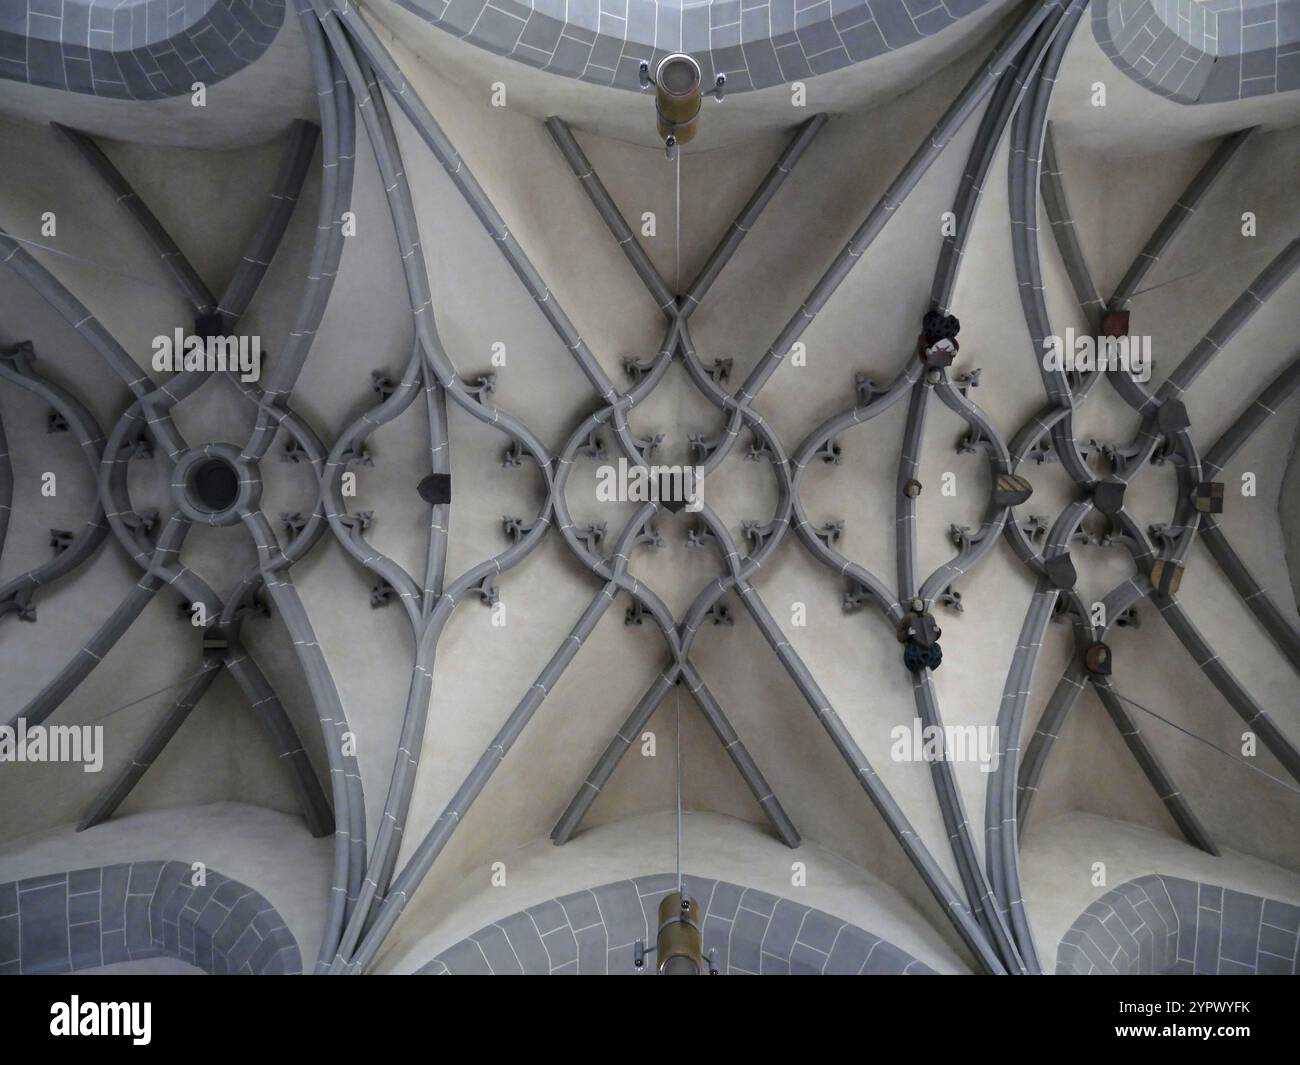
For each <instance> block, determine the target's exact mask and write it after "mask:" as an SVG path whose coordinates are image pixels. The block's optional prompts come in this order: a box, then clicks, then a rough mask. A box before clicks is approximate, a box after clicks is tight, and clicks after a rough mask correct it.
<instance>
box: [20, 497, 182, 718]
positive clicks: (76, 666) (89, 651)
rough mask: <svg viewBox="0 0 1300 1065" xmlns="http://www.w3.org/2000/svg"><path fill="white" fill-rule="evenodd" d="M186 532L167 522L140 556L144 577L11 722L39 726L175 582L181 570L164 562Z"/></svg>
mask: <svg viewBox="0 0 1300 1065" xmlns="http://www.w3.org/2000/svg"><path fill="white" fill-rule="evenodd" d="M189 530H190V523H189V522H188V521H185V520H184V519H183V518H180V517H173V518H172V519H170V520H169V521H168V523H167V525H166V526H165V527H164V528H163V531H162V534H161V535H160V536H159V537H158V543H157V545H156V546H154V547H153V548H152V550H151V551H146V552H145V553H144V554H145V558H144V562H143V563H142V564H143V565H144V566H145V573H144V575H143V576H142V577H141V578H140V580H139V581H138V582H137V583H136V585H135V586H134V587H133V588H132V589H131V591H130V592H128V593H127V595H126V598H125V599H123V600H122V602H121V604H120V605H119V606H118V607H117V609H116V610H114V611H113V613H112V614H111V615H110V616H109V617H108V619H107V620H106V621H105V622H104V623H103V624H102V625H101V626H100V627H99V628H98V629H97V630H96V632H95V634H94V635H93V636H92V637H91V638H90V640H89V641H87V642H86V644H85V645H84V646H82V647H81V648H80V649H79V650H78V651H77V653H76V654H75V655H74V656H73V657H72V659H71V660H70V661H69V662H68V663H67V664H66V665H64V666H63V668H62V669H60V670H59V672H58V673H57V674H56V675H55V677H54V679H53V680H51V681H50V682H49V683H48V684H46V685H45V687H43V688H42V689H41V690H40V691H39V692H38V693H37V694H36V695H35V696H34V697H33V698H32V700H31V701H30V702H29V703H28V704H27V705H26V706H25V707H23V709H22V710H20V711H19V712H18V713H17V714H16V715H15V716H14V718H13V720H14V721H16V720H17V719H18V718H20V717H21V718H24V719H26V721H27V724H28V726H31V725H36V724H40V723H41V722H42V721H44V720H45V719H46V718H47V717H49V716H50V714H52V713H53V712H54V711H55V710H56V709H57V708H58V706H59V704H60V703H62V702H63V700H64V699H66V698H67V697H68V696H69V695H71V694H72V692H73V691H75V690H76V689H77V687H78V686H79V685H80V684H81V682H82V681H83V680H85V679H86V677H88V676H89V675H90V672H91V670H93V669H94V668H95V667H96V666H97V665H99V663H100V662H101V661H102V660H103V658H104V656H105V655H106V654H108V652H109V651H111V650H112V649H113V646H114V645H115V644H116V643H117V641H118V640H119V639H121V638H122V634H123V633H124V632H126V630H127V629H128V628H130V626H131V623H132V622H133V621H135V619H136V618H137V617H139V615H140V612H141V611H142V610H144V608H145V607H146V606H148V605H149V601H150V600H151V599H153V597H154V594H155V593H156V592H157V591H158V590H159V589H160V588H161V587H163V585H164V584H173V583H175V582H176V581H177V579H178V578H179V577H180V573H181V571H180V570H179V569H178V568H177V567H176V564H175V563H174V562H171V561H167V560H168V559H176V558H179V556H180V549H181V545H182V544H183V543H184V540H185V537H186V536H187V535H188V533H189ZM137 561H140V560H139V559H137ZM11 724H12V722H11Z"/></svg>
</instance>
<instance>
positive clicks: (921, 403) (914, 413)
mask: <svg viewBox="0 0 1300 1065" xmlns="http://www.w3.org/2000/svg"><path fill="white" fill-rule="evenodd" d="M929 398H930V384H929V383H928V382H927V381H925V380H919V381H917V383H916V384H914V385H913V386H912V398H911V399H910V400H909V401H908V404H907V421H906V423H905V424H904V426H903V443H902V447H901V448H900V449H899V455H898V476H897V478H896V484H895V489H894V506H895V512H896V515H897V516H896V517H895V519H894V544H895V552H894V553H895V556H896V558H897V576H898V601H899V602H906V601H908V600H910V599H911V598H912V597H913V596H914V595H915V594H916V580H917V577H916V499H915V498H913V497H912V496H910V495H908V494H907V491H906V486H907V484H908V482H909V481H913V480H915V479H916V474H917V471H918V470H919V469H920V466H921V436H922V434H923V433H924V432H925V408H926V401H927V400H928V399H929Z"/></svg>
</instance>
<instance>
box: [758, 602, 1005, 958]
mask: <svg viewBox="0 0 1300 1065" xmlns="http://www.w3.org/2000/svg"><path fill="white" fill-rule="evenodd" d="M741 602H743V603H744V604H745V608H746V609H747V610H748V611H749V612H750V615H751V616H752V617H753V619H754V621H755V623H756V624H757V625H758V627H759V631H760V632H762V634H763V637H764V639H766V640H767V642H768V645H769V646H770V647H771V648H772V650H773V651H774V652H775V653H776V656H777V658H778V659H780V661H781V664H782V665H783V666H784V667H785V669H786V671H787V672H788V673H789V674H790V677H791V679H792V680H793V681H794V683H795V686H796V687H797V688H798V689H799V693H800V694H801V695H802V696H803V697H804V700H805V702H806V703H807V704H808V707H809V709H810V710H812V712H813V714H814V716H816V718H817V721H818V723H819V724H821V726H822V727H823V728H824V729H825V730H826V734H827V735H828V736H829V737H830V740H831V742H832V743H833V744H834V745H835V749H836V750H837V751H839V753H840V756H841V757H842V758H843V759H844V761H845V762H847V763H848V764H849V767H850V768H851V769H852V770H853V775H854V777H855V778H856V779H857V781H858V783H859V785H861V787H862V790H863V791H865V792H866V794H867V798H868V799H870V800H871V804H872V805H873V806H874V807H875V808H876V812H877V813H878V814H879V815H880V818H881V820H882V821H884V822H885V825H886V827H887V828H888V829H889V831H890V832H891V833H892V834H893V836H894V838H895V839H896V840H897V841H898V844H899V846H900V847H902V849H903V853H904V854H906V855H907V857H908V859H909V860H910V861H911V863H912V866H913V867H914V868H915V869H916V871H917V873H918V874H919V875H920V877H921V879H922V880H923V881H924V882H925V885H926V887H927V888H928V889H929V891H930V893H931V894H932V895H933V896H934V897H935V898H936V899H937V900H938V901H939V902H940V904H941V905H942V906H943V908H944V912H945V914H946V915H947V917H948V919H949V920H950V921H951V922H952V924H953V927H954V928H955V929H956V931H957V934H958V936H960V937H961V940H962V942H964V943H965V944H966V946H967V948H968V949H969V950H970V951H971V953H972V954H973V955H974V956H975V958H976V959H977V960H978V962H979V963H980V965H981V967H983V968H984V969H985V971H987V972H991V973H1003V972H1005V971H1006V970H1005V968H1004V966H1003V964H1002V961H1001V959H1000V958H999V957H998V955H997V953H996V952H995V951H994V950H993V948H992V946H991V944H990V942H989V940H988V939H987V937H986V936H985V934H984V930H983V929H982V928H981V927H980V925H979V923H978V922H977V921H976V919H975V918H974V917H973V916H972V914H971V913H970V911H969V910H968V909H967V908H966V904H965V903H964V902H962V900H961V897H960V895H959V894H958V892H957V890H956V888H955V887H954V886H953V885H952V883H951V882H950V881H949V880H948V877H947V876H946V875H945V874H944V872H943V869H942V868H941V867H940V866H939V864H938V862H936V861H935V860H934V856H933V855H932V854H931V853H930V851H929V849H928V848H927V847H926V845H925V843H924V842H923V841H922V840H921V838H920V836H918V835H917V833H916V830H915V829H914V828H913V827H912V825H911V822H910V821H908V819H907V815H906V814H904V813H903V809H902V807H900V806H899V805H898V802H897V801H896V800H895V799H894V797H893V795H892V794H891V793H890V791H889V789H888V788H887V787H886V786H885V783H884V781H882V780H881V779H880V776H879V774H878V773H877V772H876V771H875V769H874V768H873V767H872V765H871V763H870V762H869V761H868V760H867V756H866V755H865V754H864V753H863V751H862V748H860V747H859V746H858V744H857V741H855V740H854V739H853V735H852V734H851V733H850V732H849V730H848V727H847V726H846V725H845V724H844V721H843V720H842V719H841V718H840V716H839V715H838V714H837V713H836V712H835V710H834V708H833V707H832V706H831V703H830V700H829V699H828V698H827V697H826V695H825V693H824V692H823V691H822V690H821V687H820V686H819V685H818V684H817V681H816V680H815V679H814V678H813V675H812V673H811V671H810V670H809V669H808V667H807V666H806V665H805V664H804V662H803V660H802V659H801V658H800V657H799V655H798V653H797V652H796V651H795V650H794V648H793V647H792V646H791V645H790V643H789V641H788V640H786V639H785V637H784V634H783V633H782V630H781V627H780V625H779V624H778V623H777V621H776V619H775V618H774V617H772V615H771V612H770V611H769V610H768V609H767V607H766V605H764V603H763V601H762V600H761V599H760V598H759V597H758V596H757V595H753V594H748V593H747V592H746V591H744V590H742V594H741Z"/></svg>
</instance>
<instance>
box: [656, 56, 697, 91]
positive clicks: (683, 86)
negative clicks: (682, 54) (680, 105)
mask: <svg viewBox="0 0 1300 1065" xmlns="http://www.w3.org/2000/svg"><path fill="white" fill-rule="evenodd" d="M699 83H700V71H699V67H697V66H696V65H695V64H694V63H692V62H691V61H690V60H689V59H673V60H670V61H668V62H667V63H665V64H664V65H663V66H662V67H660V68H659V84H660V85H662V86H663V88H664V92H667V93H671V94H672V95H673V96H685V95H686V94H687V93H689V92H691V91H693V90H694V89H695V88H696V86H698V85H699Z"/></svg>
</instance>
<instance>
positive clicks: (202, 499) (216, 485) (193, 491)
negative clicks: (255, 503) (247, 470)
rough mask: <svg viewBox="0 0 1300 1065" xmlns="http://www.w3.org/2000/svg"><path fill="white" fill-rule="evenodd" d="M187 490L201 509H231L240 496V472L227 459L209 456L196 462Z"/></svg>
mask: <svg viewBox="0 0 1300 1065" xmlns="http://www.w3.org/2000/svg"><path fill="white" fill-rule="evenodd" d="M186 490H187V492H188V494H189V497H190V502H191V503H193V504H194V506H195V507H197V508H198V509H200V510H206V511H208V512H209V513H212V514H216V513H219V512H221V511H223V510H229V509H230V508H231V507H233V506H234V505H235V500H236V499H238V498H239V473H238V472H237V471H236V470H235V467H234V466H232V465H231V464H230V463H229V462H228V461H227V460H226V459H223V458H207V459H204V460H203V461H202V462H198V463H195V465H194V469H193V470H191V471H190V476H189V479H188V481H187V482H186Z"/></svg>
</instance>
